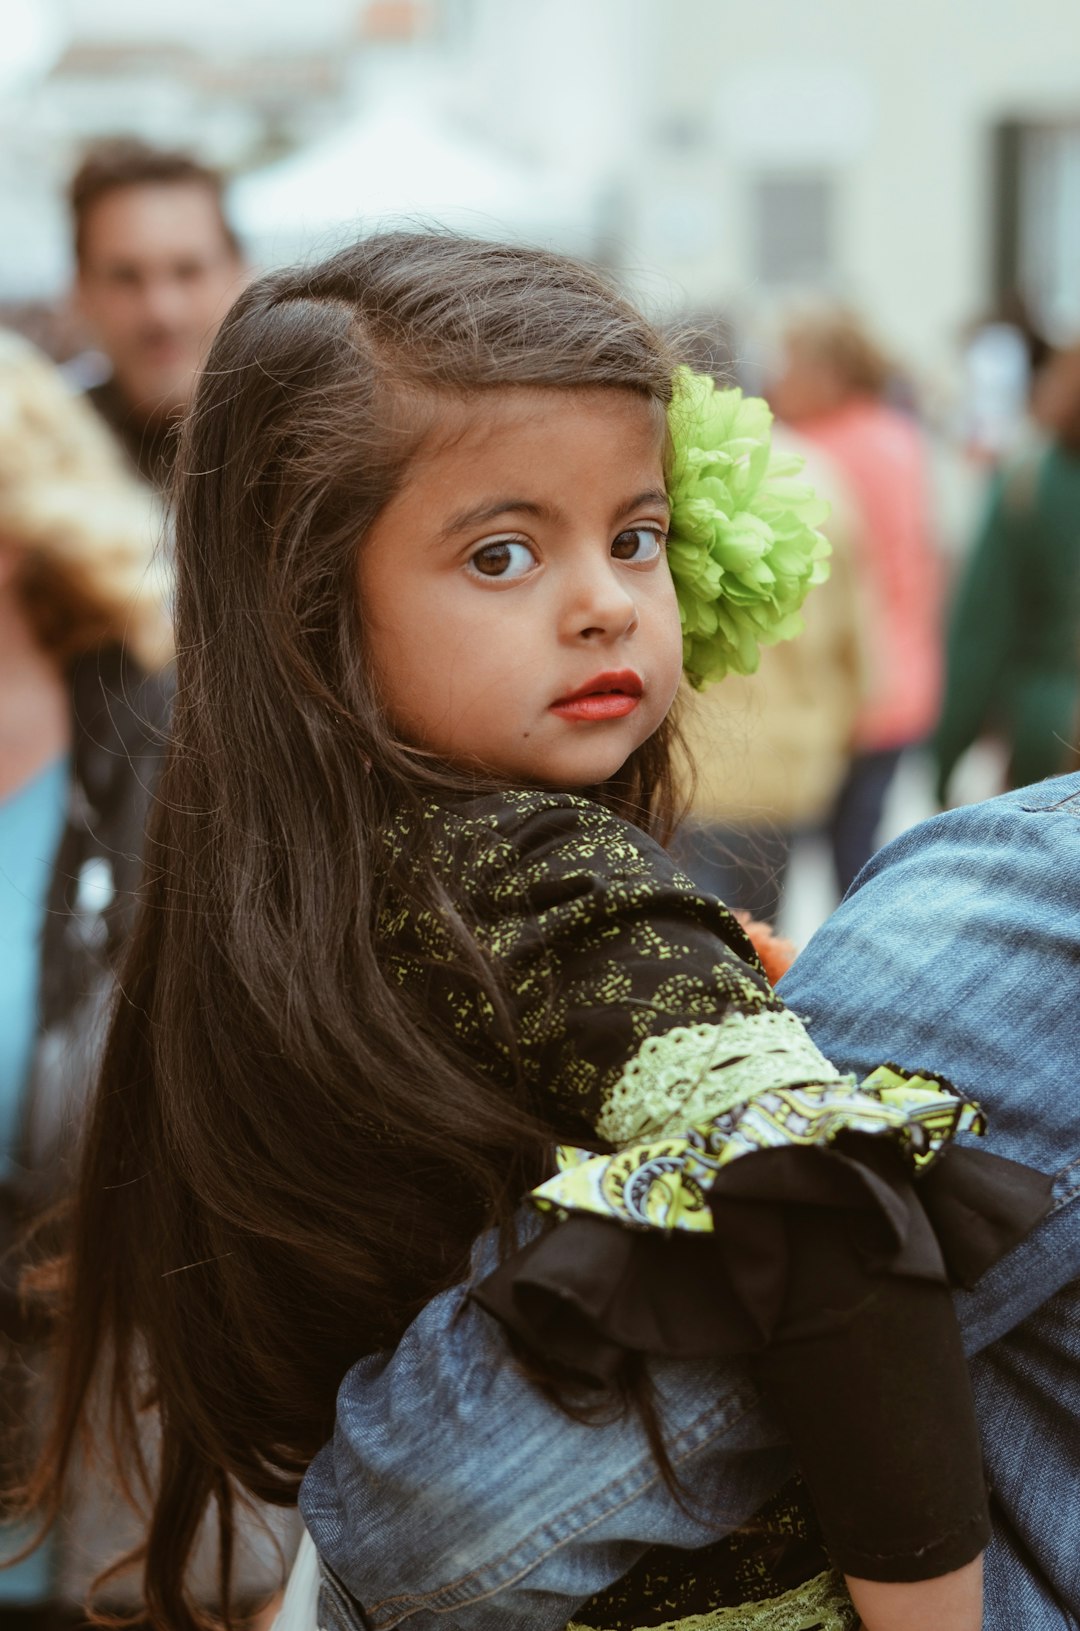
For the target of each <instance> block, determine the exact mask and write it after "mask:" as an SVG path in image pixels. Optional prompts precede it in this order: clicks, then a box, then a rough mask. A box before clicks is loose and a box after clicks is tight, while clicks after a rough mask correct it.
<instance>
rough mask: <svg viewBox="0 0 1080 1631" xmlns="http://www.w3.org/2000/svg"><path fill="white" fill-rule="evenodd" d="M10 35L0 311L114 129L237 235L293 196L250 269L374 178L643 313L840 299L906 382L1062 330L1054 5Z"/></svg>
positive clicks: (361, 215) (16, 28) (56, 234)
mask: <svg viewBox="0 0 1080 1631" xmlns="http://www.w3.org/2000/svg"><path fill="white" fill-rule="evenodd" d="M5 32H6V38H5V58H4V63H3V65H2V66H0V91H2V92H3V94H2V95H0V219H2V220H3V223H4V230H3V232H0V301H2V302H7V303H11V302H13V301H21V302H26V301H38V302H40V301H43V300H44V301H47V300H49V299H51V298H53V297H54V296H55V295H56V294H57V293H58V292H59V291H60V290H61V288H62V287H63V284H64V281H65V277H66V228H65V222H64V217H63V211H62V206H61V189H62V183H63V180H64V178H65V177H66V175H67V173H68V171H69V170H70V168H71V165H72V163H73V160H74V157H75V154H76V151H77V149H78V148H79V147H80V146H81V145H82V143H83V142H84V141H85V140H86V139H87V138H89V137H92V136H97V135H103V134H107V133H115V132H119V131H127V130H130V131H134V132H137V133H138V134H141V135H144V136H146V137H148V138H150V139H151V140H157V141H163V142H170V143H178V144H188V145H191V146H194V147H195V148H196V149H197V150H198V151H199V152H200V154H201V155H202V156H204V157H206V158H208V159H210V160H213V161H215V162H217V163H219V164H222V165H223V166H224V167H225V168H226V169H227V170H228V171H229V172H230V174H232V175H234V176H236V177H237V194H236V196H237V200H238V204H242V205H243V209H242V211H241V213H250V215H251V217H252V219H253V221H254V220H256V217H257V215H258V208H261V209H263V210H264V211H265V212H266V215H267V218H269V217H270V216H272V214H273V207H272V200H273V198H274V196H275V187H276V186H278V184H280V185H281V186H284V184H285V183H286V182H287V181H289V178H290V177H291V178H292V179H291V185H292V186H293V188H294V190H295V189H300V190H301V191H303V190H305V189H307V196H308V199H309V200H310V204H311V215H312V221H311V226H310V228H302V230H300V231H296V232H293V234H292V235H291V236H290V235H288V234H285V235H284V236H283V235H282V234H281V233H280V231H278V229H277V228H274V229H273V230H268V232H267V233H265V234H264V233H263V232H262V231H261V229H260V230H257V231H256V232H255V233H254V236H255V237H256V238H257V239H259V242H258V243H257V244H256V248H257V249H258V250H259V251H260V252H261V253H264V254H273V253H275V249H274V244H275V242H276V243H277V246H278V248H277V252H280V253H288V254H295V253H297V252H298V250H299V249H300V248H302V247H304V242H303V237H304V232H305V231H306V232H307V233H308V236H309V237H310V239H311V243H310V245H308V246H307V247H312V248H322V247H325V246H326V245H327V244H328V243H329V242H330V241H332V238H333V234H334V232H335V231H341V232H345V231H348V230H354V229H355V228H356V227H357V226H359V227H360V229H361V230H362V229H363V228H364V226H365V225H366V224H367V223H368V222H373V221H374V220H382V219H385V217H386V214H387V211H388V208H389V207H391V206H393V205H394V204H395V203H396V202H397V196H398V191H399V190H400V191H401V193H402V196H401V199H400V207H401V208H402V209H403V210H404V211H405V212H407V213H409V214H412V215H413V216H417V215H419V216H420V217H421V218H430V219H438V218H447V219H449V218H453V219H454V221H455V224H461V222H463V221H464V222H470V221H471V223H472V224H474V225H476V226H477V228H478V229H482V228H485V227H486V228H487V229H488V230H491V231H492V232H497V231H499V230H500V229H502V230H510V231H515V232H519V233H522V234H524V235H526V236H532V237H541V238H545V239H546V240H547V241H550V242H565V243H566V244H567V246H568V247H572V248H574V249H577V250H579V251H581V250H583V251H585V252H588V253H593V254H595V255H597V256H599V257H600V258H602V259H605V260H606V261H608V262H609V263H610V264H612V265H614V266H617V267H618V268H620V269H621V270H623V271H625V272H626V273H627V275H628V276H629V277H630V279H631V281H632V282H633V283H634V284H635V286H636V287H637V288H638V289H639V291H642V292H644V293H645V295H646V296H647V297H650V298H655V299H657V300H663V301H666V303H667V304H668V305H673V304H674V305H677V304H680V303H683V304H688V305H691V306H694V307H696V308H698V309H701V308H705V307H716V306H726V307H727V308H729V309H733V310H738V311H739V313H740V314H741V315H742V316H743V317H744V318H747V317H755V316H758V315H760V314H761V313H762V312H767V311H768V310H769V309H770V308H771V307H772V306H774V305H776V304H777V303H779V302H780V301H782V300H785V299H786V298H788V297H789V296H790V295H791V294H793V293H795V292H802V291H805V290H811V291H816V292H828V293H832V294H838V295H841V296H843V297H845V298H848V299H851V300H853V301H854V302H856V303H857V304H858V305H860V306H861V307H862V308H863V309H865V310H866V311H867V312H868V313H869V315H870V316H871V318H872V319H874V320H875V321H876V323H877V324H878V325H879V326H880V327H881V328H882V329H883V330H884V331H885V333H886V334H887V335H888V336H889V337H890V338H892V339H893V340H894V342H895V343H896V344H897V345H898V346H899V347H900V348H901V349H902V350H905V351H906V352H907V353H908V354H910V355H911V356H913V357H914V358H915V360H916V361H917V362H919V363H921V364H922V365H923V366H924V367H925V368H927V369H930V370H933V369H935V368H937V367H939V366H940V363H941V359H942V358H943V357H945V356H946V355H948V354H950V353H952V352H953V351H954V349H955V346H956V344H957V340H958V336H959V334H960V332H961V329H962V327H963V325H964V324H965V323H966V322H967V321H969V320H970V319H971V318H973V317H974V316H976V315H978V314H979V313H981V312H985V311H989V310H991V309H993V308H994V307H995V306H996V305H998V304H1000V302H1001V300H1002V298H1003V297H1005V296H1006V295H1010V294H1012V293H1015V292H1017V291H1019V292H1021V293H1022V294H1023V295H1024V296H1025V297H1026V299H1027V301H1028V304H1029V305H1030V307H1031V310H1032V312H1033V315H1034V316H1035V317H1036V319H1037V320H1038V322H1039V323H1040V325H1041V326H1042V327H1043V328H1044V329H1045V330H1046V331H1047V332H1048V333H1049V334H1050V335H1051V337H1052V338H1057V337H1064V336H1066V335H1071V334H1072V333H1074V332H1076V331H1077V330H1080V12H1078V10H1077V8H1076V6H1075V4H1074V3H1073V0H1024V3H1023V5H1021V0H953V3H952V4H951V5H949V6H941V5H939V4H937V3H936V0H909V4H908V5H906V6H904V7H891V6H867V5H865V4H862V3H860V0H816V3H815V4H814V5H813V6H808V5H806V4H805V3H804V0H758V3H757V4H756V5H754V6H752V7H747V6H737V5H735V4H734V3H732V0H304V3H303V4H302V5H297V4H296V3H295V0H260V3H258V4H256V3H255V0H230V3H229V4H228V5H227V6H226V5H222V4H220V0H185V3H184V4H183V5H180V4H176V5H169V6H155V7H147V6H146V5H145V4H143V3H142V0H6V4H5ZM414 137H415V140H413V138H414ZM350 144H352V145H351V146H350ZM350 154H351V155H352V157H351V158H350ZM444 161H445V162H444ZM289 166H292V168H291V169H290V168H289ZM399 176H400V177H401V178H402V179H401V181H400V187H399V182H398V179H397V178H398V177H399ZM275 177H276V180H275ZM313 178H314V179H313ZM316 182H318V184H319V185H320V186H322V188H323V194H322V195H320V199H319V206H320V207H319V209H315V202H316V197H315V193H316ZM459 194H460V196H458V195H459ZM285 196H286V198H288V196H290V195H289V194H288V191H287V189H286V193H285ZM293 196H295V191H294V195H293ZM257 206H258V207H257ZM281 207H282V208H283V209H287V208H290V206H287V205H286V206H281ZM470 212H471V215H470ZM292 215H293V217H294V225H295V217H296V211H295V210H293V211H292ZM256 224H257V222H256ZM275 235H276V236H275Z"/></svg>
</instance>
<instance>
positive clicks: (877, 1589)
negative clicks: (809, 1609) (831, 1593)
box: [845, 1554, 983, 1631]
mask: <svg viewBox="0 0 1080 1631" xmlns="http://www.w3.org/2000/svg"><path fill="white" fill-rule="evenodd" d="M845 1578H846V1579H847V1588H848V1591H849V1592H850V1593H851V1600H852V1602H853V1603H854V1604H855V1607H856V1608H857V1609H858V1611H859V1615H860V1619H861V1624H862V1627H863V1631H982V1623H983V1611H982V1610H983V1566H982V1555H981V1554H980V1555H979V1556H978V1557H977V1558H975V1559H974V1561H973V1562H971V1563H965V1565H964V1567H963V1568H962V1569H956V1570H954V1572H953V1573H952V1574H943V1575H940V1576H939V1577H938V1579H936V1580H917V1581H912V1582H910V1583H907V1584H903V1585H901V1584H894V1583H891V1582H890V1583H886V1582H884V1581H881V1580H855V1579H852V1577H851V1576H850V1575H848V1576H846V1577H845Z"/></svg>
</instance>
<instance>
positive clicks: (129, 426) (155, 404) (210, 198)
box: [69, 138, 246, 488]
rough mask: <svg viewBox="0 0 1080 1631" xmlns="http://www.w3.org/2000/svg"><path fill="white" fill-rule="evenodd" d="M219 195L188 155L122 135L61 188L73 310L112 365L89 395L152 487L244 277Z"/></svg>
mask: <svg viewBox="0 0 1080 1631" xmlns="http://www.w3.org/2000/svg"><path fill="white" fill-rule="evenodd" d="M222 192H223V188H222V180H221V177H220V176H219V175H218V174H217V173H216V172H215V171H214V170H211V169H208V168H207V167H206V166H205V165H203V164H200V163H199V162H198V161H197V160H196V159H194V158H193V157H192V156H191V155H190V154H187V153H181V152H169V151H163V150H161V149H159V148H155V147H151V146H149V145H148V144H146V143H145V142H141V141H136V140H133V139H128V138H124V139H122V140H115V141H110V142H106V143H103V144H101V145H100V146H97V147H95V148H93V149H92V150H91V151H90V152H89V153H88V154H87V155H86V157H85V158H84V159H83V162H82V164H81V165H80V167H79V169H78V171H77V172H76V174H75V176H74V178H73V179H72V182H71V188H70V194H69V197H70V203H71V212H72V218H73V226H74V242H75V260H76V297H77V302H78V306H79V309H80V311H81V313H82V315H83V317H84V318H85V319H86V321H87V324H88V326H89V327H90V329H91V330H92V332H93V336H94V339H95V341H96V343H97V345H98V346H99V347H100V349H101V350H102V351H103V352H104V354H105V356H106V357H107V358H108V361H109V363H110V365H111V368H112V374H111V377H110V378H108V379H107V380H105V381H104V382H103V383H102V384H100V385H95V386H93V387H92V388H91V390H90V391H89V393H88V395H89V397H90V400H91V402H92V403H93V404H94V406H95V407H96V408H97V410H98V412H99V413H100V414H101V415H102V417H103V418H104V419H105V420H106V421H107V422H108V424H109V425H110V426H111V427H112V429H113V431H114V432H115V433H116V435H117V436H118V437H119V439H120V440H121V442H122V443H123V444H124V447H125V448H126V449H127V452H128V454H129V455H130V457H131V459H132V460H133V462H134V463H135V464H136V466H137V467H138V469H139V472H140V474H141V475H142V476H143V477H144V479H145V480H147V481H148V482H150V483H151V484H152V485H154V486H155V487H159V488H160V487H162V486H164V485H165V484H166V483H167V481H168V478H169V475H170V471H171V465H172V455H173V448H174V442H175V439H174V437H173V436H172V435H171V434H170V432H171V431H172V430H173V428H174V426H175V422H176V420H177V419H178V418H179V417H180V416H181V415H182V414H183V413H184V411H185V409H186V408H187V406H188V403H189V402H190V400H191V395H192V391H193V389H194V383H195V377H196V375H197V373H198V370H199V367H200V366H201V364H202V361H203V358H204V357H205V355H206V352H207V349H208V348H209V345H210V342H211V340H212V339H213V337H214V335H215V333H216V332H217V328H218V324H219V323H220V322H221V319H222V318H223V317H224V315H225V313H226V311H227V310H228V308H229V306H230V305H231V303H232V301H233V299H234V298H235V297H236V295H237V294H238V293H239V291H240V289H241V288H242V287H243V284H244V280H245V276H246V266H245V261H244V255H243V251H242V249H241V246H240V242H239V240H238V238H237V237H236V234H235V233H234V231H233V229H232V227H231V226H230V225H229V222H228V220H227V218H226V215H225V210H224V203H223V197H222Z"/></svg>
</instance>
